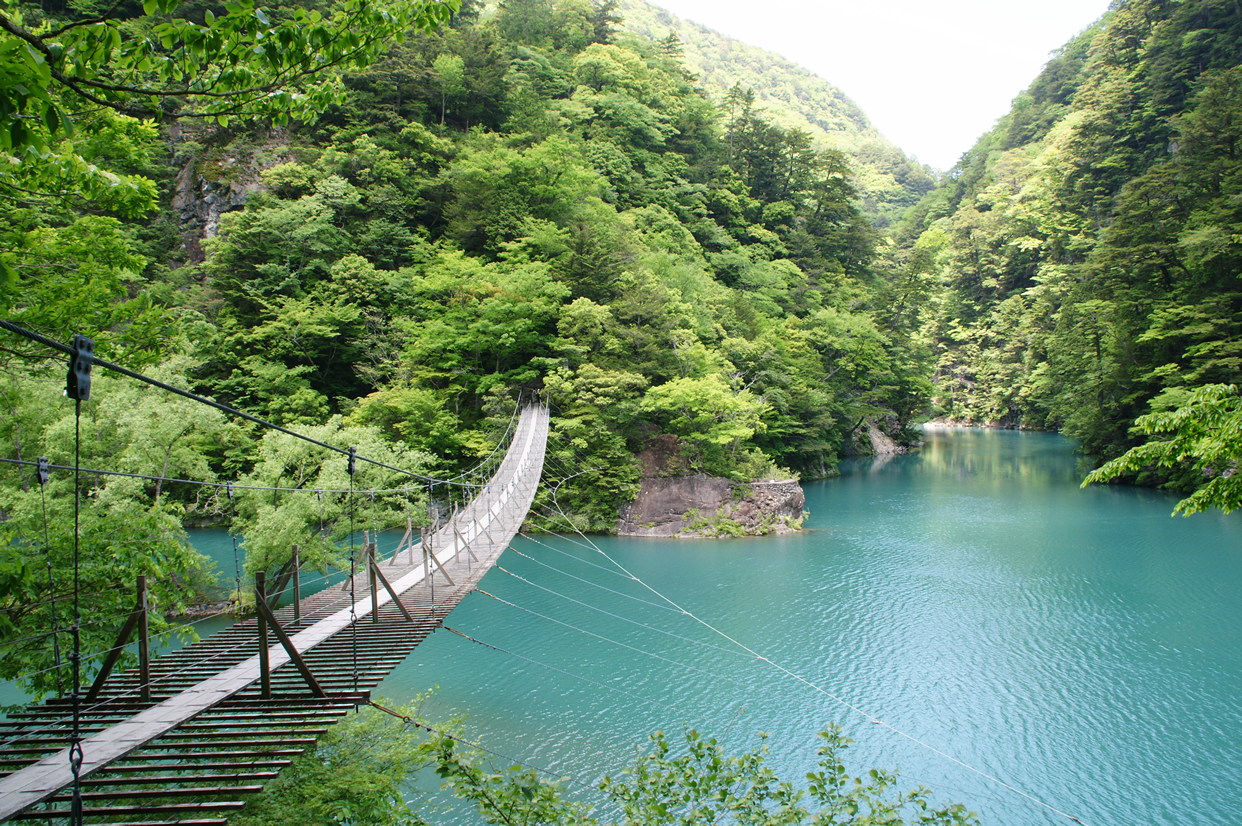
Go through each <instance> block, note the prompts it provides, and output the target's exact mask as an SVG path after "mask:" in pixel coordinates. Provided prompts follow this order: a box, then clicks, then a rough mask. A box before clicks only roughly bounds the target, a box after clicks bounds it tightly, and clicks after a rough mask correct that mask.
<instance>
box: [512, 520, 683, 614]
mask: <svg viewBox="0 0 1242 826" xmlns="http://www.w3.org/2000/svg"><path fill="white" fill-rule="evenodd" d="M522 538H523V539H525V540H527V541H528V542H534V543H535V544H537V545H543V546H544V547H545V548H546V547H550V546H548V545H546V544H544V543H543V542H539V541H538V540H537V539H534V538H532V537H530V536H526V535H523V536H522ZM509 550H510V551H512V552H513V553H515V554H517V555H518V556H520V557H522V558H523V559H529V560H530V561H531V562H533V563H535V564H536V565H540V566H542V567H544V568H547V569H548V570H549V571H555V572H556V573H558V574H560V575H561V576H567V577H569V578H570V579H574V580H577V581H578V582H581V583H583V584H584V585H590V586H591V587H592V588H598V589H599V590H601V591H607V592H608V593H610V594H616V595H617V596H619V597H625V598H626V599H629V600H633V601H634V602H639V603H642V604H643V605H649V606H651V607H652V608H659V609H660V610H661V611H672V612H674V613H677V610H676V609H675V608H669V607H668V606H667V605H660V604H659V603H657V602H648V601H647V600H645V599H642V598H641V597H636V596H631V595H630V594H627V593H624V592H622V591H614V590H613V589H611V588H607V587H605V586H603V585H600V584H598V583H595V582H592V581H591V580H589V579H584V578H582V577H580V576H574V575H573V574H571V573H569V572H568V571H562V570H561V569H560V568H555V567H553V566H551V565H549V564H548V563H546V562H542V561H540V560H538V559H535V558H534V557H533V556H529V555H527V554H524V553H522V552H521V551H519V550H518V549H517V548H514V547H510V548H509Z"/></svg>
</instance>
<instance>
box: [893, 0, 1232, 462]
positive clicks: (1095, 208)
mask: <svg viewBox="0 0 1242 826" xmlns="http://www.w3.org/2000/svg"><path fill="white" fill-rule="evenodd" d="M1239 63H1242V7H1240V6H1239V5H1238V4H1237V3H1235V2H1232V0H1183V1H1181V2H1172V1H1171V0H1126V2H1118V3H1116V4H1115V5H1114V7H1113V9H1112V10H1111V11H1110V12H1109V13H1108V14H1106V15H1105V17H1104V18H1103V19H1102V20H1101V21H1100V22H1099V23H1098V24H1097V25H1095V26H1093V27H1091V28H1089V29H1088V30H1086V31H1084V32H1083V33H1081V34H1080V35H1079V36H1077V37H1076V38H1074V39H1073V40H1072V41H1070V42H1069V43H1068V44H1067V45H1066V46H1065V47H1064V48H1062V49H1061V50H1060V51H1059V52H1058V53H1057V54H1056V55H1055V56H1054V58H1053V59H1052V60H1051V61H1050V62H1049V63H1048V65H1047V67H1046V68H1045V69H1044V71H1043V72H1042V73H1041V75H1040V76H1039V77H1038V78H1037V79H1036V81H1035V82H1034V83H1033V84H1032V85H1031V87H1030V88H1029V89H1027V90H1026V91H1025V92H1024V93H1023V94H1021V95H1019V96H1018V97H1017V98H1016V99H1015V101H1014V106H1013V109H1012V111H1011V112H1010V113H1009V114H1008V115H1007V116H1006V117H1005V118H1003V119H1001V121H1000V122H999V123H998V124H997V126H996V127H995V128H994V129H993V130H992V131H991V132H989V133H988V134H987V135H985V136H984V137H983V138H982V139H981V140H980V141H979V142H978V143H977V144H976V145H975V147H974V148H972V149H971V150H970V151H969V152H968V153H966V154H965V155H964V156H963V158H962V160H961V162H960V163H959V164H958V165H957V166H956V167H955V168H954V169H953V170H952V172H951V174H950V176H949V179H948V180H946V181H945V182H944V183H943V185H942V186H941V187H940V188H939V189H937V190H936V191H935V192H933V193H932V194H930V195H928V196H927V197H926V198H924V200H923V202H922V203H921V204H920V205H919V206H918V207H917V209H916V210H914V211H913V212H912V214H911V215H910V216H909V217H908V219H907V222H906V223H905V225H904V226H903V227H902V238H903V246H904V249H905V253H904V256H905V260H906V261H907V262H908V266H909V268H910V272H911V273H912V274H914V275H917V276H918V277H920V278H922V279H925V283H927V284H929V285H931V287H930V288H931V289H933V290H934V291H936V298H935V301H936V307H937V309H936V312H935V315H936V318H935V320H934V322H933V323H932V324H930V325H929V327H928V333H929V339H930V341H931V343H932V344H933V345H934V346H935V347H936V350H937V357H938V363H937V366H936V374H935V384H936V392H935V406H936V412H937V413H938V414H940V415H943V416H947V417H950V418H953V419H956V420H959V421H973V422H993V423H1001V424H1010V425H1014V424H1023V425H1026V426H1033V427H1052V428H1061V429H1063V430H1064V432H1065V433H1067V434H1068V435H1070V436H1072V437H1074V438H1076V439H1079V440H1081V442H1082V445H1083V447H1084V449H1085V451H1086V452H1087V453H1088V454H1090V455H1092V456H1097V457H1111V456H1115V455H1117V454H1118V453H1119V452H1121V451H1122V450H1124V449H1126V448H1128V447H1130V446H1132V445H1134V444H1135V443H1136V442H1137V441H1139V440H1141V439H1142V438H1144V437H1141V436H1138V435H1136V434H1132V433H1131V432H1130V428H1131V425H1132V424H1133V422H1134V420H1135V418H1136V417H1137V416H1139V415H1141V414H1144V413H1147V412H1149V411H1152V410H1161V409H1169V408H1171V407H1176V406H1178V405H1179V404H1181V403H1183V402H1184V401H1185V400H1186V399H1187V398H1188V396H1189V394H1190V393H1191V392H1192V391H1193V389H1194V388H1196V387H1199V386H1201V385H1204V384H1209V383H1213V382H1236V381H1237V378H1238V368H1239V365H1240V364H1242V362H1240V361H1239V357H1240V355H1242V350H1240V348H1242V344H1240V342H1239V333H1240V332H1242V314H1240V312H1242V289H1240V288H1242V283H1240V282H1239V274H1240V268H1242V157H1240V155H1239V153H1240V152H1242V68H1240V67H1239ZM1187 481H1188V483H1190V484H1195V482H1194V480H1187Z"/></svg>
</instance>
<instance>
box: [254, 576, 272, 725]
mask: <svg viewBox="0 0 1242 826" xmlns="http://www.w3.org/2000/svg"><path fill="white" fill-rule="evenodd" d="M254 601H255V603H257V604H256V606H255V611H256V612H257V614H258V621H259V694H260V696H261V697H262V698H263V699H264V700H270V699H272V668H271V665H270V664H269V663H268V659H267V616H266V612H264V611H263V610H261V609H260V608H259V607H258V604H262V605H263V606H264V607H266V606H267V572H266V571H259V572H258V573H256V574H255V575H254Z"/></svg>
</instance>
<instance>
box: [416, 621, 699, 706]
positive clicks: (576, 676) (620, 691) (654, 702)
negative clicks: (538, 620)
mask: <svg viewBox="0 0 1242 826" xmlns="http://www.w3.org/2000/svg"><path fill="white" fill-rule="evenodd" d="M440 627H441V628H443V629H444V630H445V631H448V632H450V633H453V634H456V635H457V636H459V637H464V638H466V639H468V640H470V641H471V642H473V643H477V644H479V645H481V646H483V647H484V648H490V649H492V650H493V651H499V652H500V653H501V654H508V655H509V656H510V657H516V658H517V659H519V660H523V661H525V662H528V663H531V664H532V665H537V666H539V667H540V668H546V669H548V670H549V671H555V672H557V673H558V674H564V675H565V676H567V677H573V678H574V679H575V680H582V681H583V682H585V683H590V684H591V685H595V686H599V687H600V688H604V689H607V690H609V691H615V692H617V693H618V694H624V695H625V696H627V697H633V698H634V699H635V700H639V701H641V702H644V703H650V704H651V705H653V706H659V707H660V708H663V709H667V710H669V711H672V712H675V713H677V714H681V715H683V716H685V717H693V718H695V719H698V720H703V719H704V718H702V717H700V716H699V715H697V714H689V713H687V712H685V711H682V710H681V709H679V708H677V707H676V706H670V705H666V704H664V703H661V702H660V701H659V700H652V699H649V698H647V697H642V696H639V695H638V694H633V693H631V692H629V691H626V690H625V689H623V688H617V687H616V686H611V685H608V684H607V683H601V682H597V681H595V680H592V679H591V678H590V677H583V676H582V675H581V674H574V673H572V672H570V671H565V670H563V669H560V668H557V667H556V666H554V665H548V664H547V663H541V662H539V661H538V660H532V659H531V658H529V657H524V656H522V655H521V654H517V653H514V652H513V651H508V650H506V649H504V648H501V647H500V646H499V645H492V644H491V643H490V642H483V640H480V639H476V638H474V637H472V636H470V635H469V634H467V633H465V632H462V631H458V630H457V629H456V628H450V627H449V626H447V625H441V626H440Z"/></svg>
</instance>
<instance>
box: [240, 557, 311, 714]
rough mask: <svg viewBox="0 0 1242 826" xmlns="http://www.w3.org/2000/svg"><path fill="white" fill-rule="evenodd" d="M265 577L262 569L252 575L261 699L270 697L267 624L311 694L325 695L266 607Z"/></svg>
mask: <svg viewBox="0 0 1242 826" xmlns="http://www.w3.org/2000/svg"><path fill="white" fill-rule="evenodd" d="M266 579H267V574H266V573H264V572H263V571H259V572H258V573H257V574H255V575H254V606H255V609H256V611H257V612H258V621H259V691H260V692H261V694H262V696H263V699H264V700H270V699H272V669H271V665H270V664H269V662H268V656H267V647H268V646H267V630H268V627H269V626H270V627H271V629H272V633H273V634H275V635H276V639H277V640H278V641H279V642H280V647H281V648H283V649H285V653H286V654H288V655H289V659H290V660H291V661H292V662H293V664H294V665H295V666H296V667H297V669H298V672H299V673H300V674H301V675H302V679H303V680H305V681H306V684H307V685H308V686H310V690H311V694H313V695H315V696H316V697H327V696H328V695H327V693H326V692H324V690H323V689H322V688H321V687H320V685H319V681H318V680H316V679H315V675H314V674H312V673H311V670H310V668H309V667H308V666H307V665H306V660H304V659H302V653H301V652H300V651H298V649H297V648H295V647H294V645H293V641H292V640H290V639H289V635H288V634H286V633H285V629H283V628H281V627H280V623H279V622H278V621H277V620H276V615H275V614H273V613H272V609H271V608H269V607H268V605H267V600H265V599H264V597H263V595H264V590H263V586H264V585H266V584H267V583H266V581H265V580H266Z"/></svg>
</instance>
